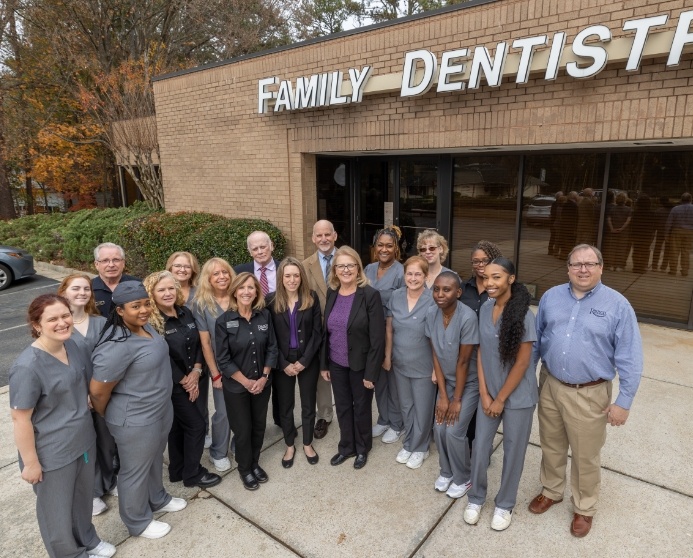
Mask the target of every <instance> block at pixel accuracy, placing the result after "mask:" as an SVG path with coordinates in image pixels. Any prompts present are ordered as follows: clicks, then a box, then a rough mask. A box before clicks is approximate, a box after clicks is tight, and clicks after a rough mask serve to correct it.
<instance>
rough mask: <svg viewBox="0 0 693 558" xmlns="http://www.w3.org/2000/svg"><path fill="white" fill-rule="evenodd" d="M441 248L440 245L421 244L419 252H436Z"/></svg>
mask: <svg viewBox="0 0 693 558" xmlns="http://www.w3.org/2000/svg"><path fill="white" fill-rule="evenodd" d="M439 248H440V246H421V247H420V248H419V253H420V254H425V253H426V252H435V251H436V250H438V249H439Z"/></svg>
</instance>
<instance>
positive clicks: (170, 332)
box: [165, 329, 178, 335]
mask: <svg viewBox="0 0 693 558" xmlns="http://www.w3.org/2000/svg"><path fill="white" fill-rule="evenodd" d="M176 331H178V330H177V329H167V330H166V332H165V333H166V335H171V334H172V333H176Z"/></svg>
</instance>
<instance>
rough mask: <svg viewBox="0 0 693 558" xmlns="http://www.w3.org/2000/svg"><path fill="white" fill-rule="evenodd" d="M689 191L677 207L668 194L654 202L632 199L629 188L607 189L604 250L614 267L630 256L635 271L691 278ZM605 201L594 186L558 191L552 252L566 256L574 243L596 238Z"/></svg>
mask: <svg viewBox="0 0 693 558" xmlns="http://www.w3.org/2000/svg"><path fill="white" fill-rule="evenodd" d="M691 199H692V198H691V194H690V193H688V192H685V193H683V194H682V195H681V200H680V203H679V204H678V205H674V204H672V203H671V202H670V200H669V198H668V197H666V196H664V197H660V198H659V200H657V201H658V203H657V205H656V207H655V202H654V201H653V200H652V199H651V198H650V196H648V195H647V194H644V193H643V194H640V195H639V196H638V197H637V199H635V200H633V199H631V198H629V197H628V194H627V193H626V192H623V191H620V192H617V193H615V192H613V191H609V192H608V193H607V199H606V213H605V215H604V223H605V224H604V242H603V246H604V254H605V257H606V259H607V261H608V268H609V270H611V271H623V270H624V269H625V268H626V264H627V261H628V257H629V255H630V257H631V259H632V271H633V272H634V273H639V274H642V273H645V272H647V271H648V270H653V271H663V272H668V274H669V275H676V274H677V273H678V272H679V271H680V273H681V276H682V277H686V276H688V272H689V269H690V256H691V251H692V250H693V204H691ZM600 209H601V204H600V202H599V199H598V198H597V197H595V194H594V191H593V190H592V188H585V189H584V190H583V191H582V192H581V193H580V194H578V193H577V192H575V191H573V192H569V193H568V194H566V195H564V193H563V192H557V193H556V201H555V202H554V203H553V204H552V205H551V212H550V219H549V221H550V227H551V236H550V239H549V247H548V253H549V255H553V256H557V257H559V258H561V259H565V256H566V254H568V253H569V252H570V251H571V250H572V248H573V247H574V246H575V245H576V244H591V245H594V244H595V243H596V241H597V229H598V225H599V217H600V215H599V213H600Z"/></svg>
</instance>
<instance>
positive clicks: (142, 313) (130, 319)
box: [116, 298, 152, 331]
mask: <svg viewBox="0 0 693 558" xmlns="http://www.w3.org/2000/svg"><path fill="white" fill-rule="evenodd" d="M116 312H118V315H119V316H120V317H121V318H123V323H124V324H125V327H127V328H128V329H129V330H130V331H138V330H140V329H141V328H142V326H144V325H145V324H146V323H147V321H148V320H149V316H151V314H152V303H151V301H150V300H149V299H148V298H140V299H139V300H133V301H132V302H126V303H125V304H123V305H122V306H116Z"/></svg>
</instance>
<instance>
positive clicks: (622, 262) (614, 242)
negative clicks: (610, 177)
mask: <svg viewBox="0 0 693 558" xmlns="http://www.w3.org/2000/svg"><path fill="white" fill-rule="evenodd" d="M627 200H628V196H627V195H626V193H625V192H619V193H618V195H617V196H616V204H615V205H611V206H609V207H607V216H606V233H607V234H606V239H605V240H606V246H605V252H606V258H605V259H606V261H607V264H608V266H609V270H610V271H613V270H614V268H616V270H617V271H623V268H625V267H626V258H627V257H628V244H629V233H630V222H631V219H632V212H633V210H632V209H631V208H630V207H628V206H627V205H626V201H627Z"/></svg>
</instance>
